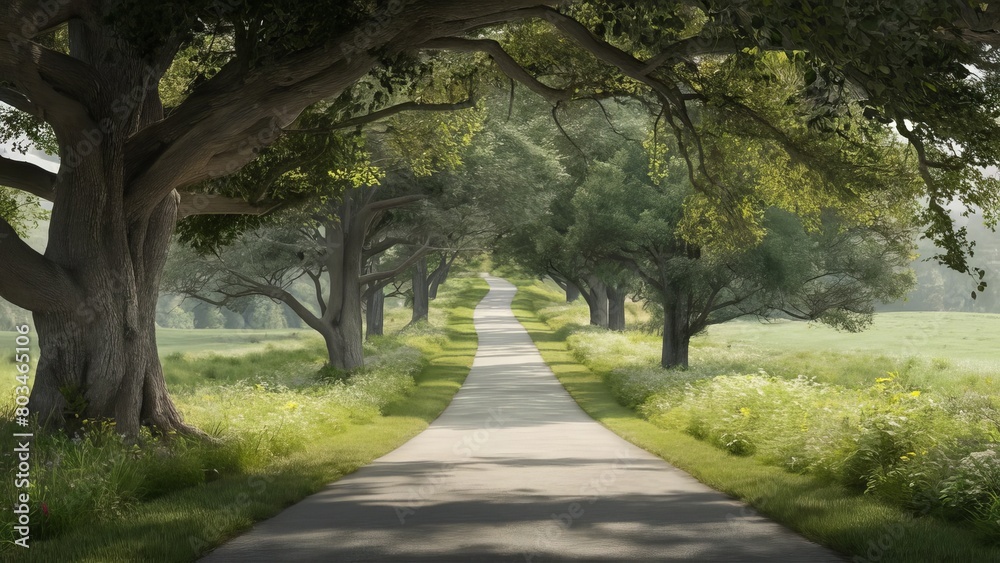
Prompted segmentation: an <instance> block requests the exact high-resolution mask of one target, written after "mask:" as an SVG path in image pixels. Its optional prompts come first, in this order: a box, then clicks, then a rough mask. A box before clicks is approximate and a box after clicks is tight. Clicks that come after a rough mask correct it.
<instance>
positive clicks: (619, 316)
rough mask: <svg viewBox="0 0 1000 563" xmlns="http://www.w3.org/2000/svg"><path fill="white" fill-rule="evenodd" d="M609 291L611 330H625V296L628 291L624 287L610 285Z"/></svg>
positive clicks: (609, 324)
mask: <svg viewBox="0 0 1000 563" xmlns="http://www.w3.org/2000/svg"><path fill="white" fill-rule="evenodd" d="M607 292H608V328H610V329H611V330H617V331H623V330H625V297H626V294H627V292H626V291H625V289H624V288H621V287H618V286H615V285H609V286H608V287H607Z"/></svg>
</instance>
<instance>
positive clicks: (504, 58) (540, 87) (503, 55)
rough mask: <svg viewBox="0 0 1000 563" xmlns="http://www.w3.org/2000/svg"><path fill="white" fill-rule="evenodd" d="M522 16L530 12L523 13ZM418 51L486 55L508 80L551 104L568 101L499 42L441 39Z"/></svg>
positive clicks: (425, 45) (567, 95)
mask: <svg viewBox="0 0 1000 563" xmlns="http://www.w3.org/2000/svg"><path fill="white" fill-rule="evenodd" d="M523 13H524V14H528V13H530V11H527V10H526V11H524V12H523ZM419 48H420V49H430V50H442V51H460V52H466V53H486V54H487V55H489V56H490V58H491V59H493V62H495V63H496V65H497V66H498V67H500V70H501V71H503V73H504V74H506V75H507V76H509V77H510V78H512V79H514V80H516V81H518V82H520V83H521V84H524V85H525V86H527V87H528V89H529V90H531V91H532V92H535V93H536V94H538V95H540V96H542V97H543V98H545V99H546V100H548V101H550V102H552V103H558V102H560V101H564V100H569V99H570V98H571V94H570V93H569V92H567V91H566V90H560V89H558V88H553V87H551V86H548V85H547V84H543V83H542V82H540V81H539V80H538V79H537V78H535V77H534V76H532V75H531V73H529V72H528V71H527V70H525V69H524V67H522V66H521V65H520V64H519V63H518V62H517V61H515V60H514V58H513V57H511V56H510V54H508V53H507V51H505V50H504V48H503V46H502V45H500V43H499V42H497V41H494V40H492V39H465V38H462V37H442V38H439V39H432V40H430V41H428V42H426V43H424V44H422V45H420V46H419Z"/></svg>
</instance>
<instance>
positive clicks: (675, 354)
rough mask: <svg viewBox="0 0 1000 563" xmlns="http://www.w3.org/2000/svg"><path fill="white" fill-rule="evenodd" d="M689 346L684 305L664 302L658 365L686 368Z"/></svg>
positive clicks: (689, 340) (688, 332)
mask: <svg viewBox="0 0 1000 563" xmlns="http://www.w3.org/2000/svg"><path fill="white" fill-rule="evenodd" d="M690 346H691V332H690V329H689V327H688V321H687V313H686V311H685V309H684V306H683V305H681V304H676V303H671V304H665V305H664V307H663V348H662V352H661V355H660V365H662V366H663V367H664V368H687V367H688V350H689V349H690Z"/></svg>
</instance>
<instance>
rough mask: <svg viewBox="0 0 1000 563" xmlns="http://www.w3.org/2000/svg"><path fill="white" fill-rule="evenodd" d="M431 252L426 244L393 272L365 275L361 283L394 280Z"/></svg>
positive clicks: (361, 278) (360, 279)
mask: <svg viewBox="0 0 1000 563" xmlns="http://www.w3.org/2000/svg"><path fill="white" fill-rule="evenodd" d="M430 251H431V247H430V246H429V245H427V244H425V245H423V246H422V247H420V248H419V249H417V250H416V251H415V252H414V253H413V254H411V255H410V257H409V258H407V259H406V260H405V261H404V262H403V263H402V264H400V265H399V266H396V267H395V268H393V269H392V270H388V271H384V272H372V273H370V274H365V275H363V276H361V277H360V278H359V281H360V282H361V285H367V284H370V283H375V282H378V281H380V280H385V279H392V278H394V277H396V276H398V275H399V274H401V273H403V272H405V271H406V270H408V269H409V268H410V267H411V266H413V265H414V264H416V262H417V260H420V259H421V258H423V257H424V256H426V255H427V254H428V253H429V252H430Z"/></svg>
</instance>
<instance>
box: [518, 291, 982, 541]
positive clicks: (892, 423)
mask: <svg viewBox="0 0 1000 563" xmlns="http://www.w3.org/2000/svg"><path fill="white" fill-rule="evenodd" d="M519 289H520V293H519V297H518V299H517V300H516V301H515V308H516V309H517V313H518V315H519V318H521V320H522V322H526V324H529V325H531V326H529V331H531V332H532V335H533V337H534V338H535V339H536V343H537V344H539V346H540V348H542V350H543V355H545V356H546V360H547V361H549V363H550V365H551V366H553V369H554V371H555V372H556V374H557V376H559V377H560V379H561V380H562V381H563V384H564V385H566V386H567V388H568V389H569V390H570V392H571V394H573V395H574V397H575V398H576V399H577V400H578V401H579V402H580V403H581V405H583V407H584V408H585V409H586V410H588V412H590V414H591V415H592V416H595V417H596V418H598V419H599V420H601V422H602V423H604V424H605V425H607V426H609V427H610V428H611V429H612V430H615V431H617V432H619V434H622V435H623V436H624V437H626V438H627V439H629V440H631V441H633V442H635V443H637V444H638V445H640V446H642V447H645V448H646V449H650V450H651V451H654V453H657V454H659V455H661V456H663V457H664V458H665V459H667V460H668V461H671V462H673V463H675V464H676V465H678V466H680V467H682V468H683V469H685V470H687V471H689V472H691V473H692V474H693V475H695V476H696V477H698V478H700V479H702V480H703V481H705V482H706V483H708V484H710V485H711V486H713V487H716V488H718V489H720V490H723V491H725V492H728V493H730V494H734V495H735V496H738V497H740V498H742V499H744V500H746V501H748V502H750V503H751V504H752V505H754V506H755V507H756V508H758V509H760V510H761V511H762V512H765V513H767V514H768V515H769V516H772V517H774V518H775V519H777V520H779V521H781V522H783V523H785V524H786V525H789V526H791V527H793V528H795V529H797V530H798V531H800V532H802V533H804V534H805V535H807V536H808V537H810V538H812V539H814V540H816V541H819V542H821V543H824V544H826V545H829V546H831V547H833V548H835V549H838V550H840V551H842V552H845V553H849V554H852V555H857V556H861V557H865V558H867V560H871V561H875V560H879V561H914V560H935V561H945V560H950V561H973V560H993V559H996V558H998V557H1000V551H998V550H996V549H994V547H992V546H995V545H996V544H997V542H998V540H1000V448H998V447H997V445H996V444H997V442H998V441H1000V405H998V404H997V401H996V399H995V397H996V381H997V379H996V375H997V372H998V371H1000V370H998V368H997V367H996V362H995V360H993V361H992V362H991V360H990V359H989V358H988V357H986V356H987V355H988V352H987V351H985V350H981V351H980V352H981V353H980V354H979V355H978V357H976V358H975V359H974V363H972V364H968V363H967V362H968V361H971V360H968V359H967V358H965V357H963V355H956V357H940V356H932V355H930V354H934V353H936V352H930V351H929V350H930V349H932V347H931V346H930V345H924V346H923V347H922V348H921V349H920V350H919V351H917V350H913V351H912V353H910V349H909V346H908V345H905V344H899V345H898V346H899V347H898V349H902V350H903V351H904V352H906V353H905V354H900V355H893V354H883V353H880V352H876V351H873V350H868V351H865V350H861V351H859V350H852V349H851V348H850V347H849V346H845V345H844V342H843V341H841V342H839V343H838V345H839V346H840V351H836V352H835V351H832V350H824V349H823V346H817V345H816V341H817V340H819V341H822V340H823V338H824V336H819V337H816V336H810V337H808V338H799V340H801V341H802V342H803V344H802V346H801V348H799V349H796V348H798V347H797V346H796V338H794V337H792V330H793V327H786V326H784V325H782V324H779V325H776V326H761V325H759V324H758V325H756V327H755V329H754V331H752V334H754V335H757V336H752V337H751V336H748V335H749V334H751V331H749V330H748V329H746V327H745V325H740V324H739V323H737V324H735V325H722V326H720V327H718V330H714V331H713V330H710V331H709V332H708V334H707V335H705V336H700V337H698V338H696V339H695V340H694V341H693V342H692V367H691V368H690V369H688V370H683V371H681V370H669V371H668V370H664V369H662V368H660V367H659V359H660V357H659V338H658V337H657V336H656V335H654V334H649V333H645V332H642V331H638V330H637V331H628V332H612V331H608V330H605V329H599V328H595V327H591V326H587V322H588V316H589V315H588V309H587V307H586V305H583V304H566V303H565V300H564V294H563V293H562V292H561V291H560V290H559V289H558V288H556V287H555V286H554V285H551V286H549V285H543V284H541V283H538V282H530V281H526V282H522V283H519ZM629 311H630V315H629V318H630V320H631V321H632V322H633V325H635V324H641V323H643V322H644V321H645V320H646V313H645V312H644V311H642V310H641V308H640V307H638V306H637V305H635V304H630V306H629ZM909 315H911V316H912V314H909ZM935 315H938V314H936V313H925V314H922V316H923V318H924V321H925V322H928V321H930V320H931V319H932V318H934V316H935ZM907 322H912V319H909V320H908V321H907ZM953 322H955V321H954V320H953V319H949V318H948V317H942V316H938V321H935V322H933V323H932V324H933V325H934V327H933V328H934V330H937V331H938V332H940V333H942V334H946V333H947V332H948V328H947V326H945V325H947V324H948V323H953ZM532 323H533V324H532ZM892 324H893V323H892V322H891V321H890V322H889V323H888V326H887V328H886V330H885V331H883V332H881V333H879V336H876V338H884V339H886V340H888V339H889V335H888V334H887V333H888V332H891V331H892ZM900 328H902V327H900ZM803 330H812V329H809V328H807V327H806V325H801V324H800V325H799V326H798V327H797V334H800V335H801V331H803ZM826 330H827V329H825V328H824V329H818V331H819V332H820V333H821V334H824V335H825V331H826ZM771 331H774V332H773V333H772V332H771ZM831 333H832V331H831ZM902 333H903V331H902V330H900V331H899V334H900V335H902ZM836 334H837V333H832V335H825V337H826V338H830V339H833V340H836V339H839V338H842V337H841V336H837V335H836ZM910 334H911V335H912V334H913V332H912V331H910ZM966 334H968V333H966ZM741 338H742V340H741ZM747 338H752V339H753V340H754V342H752V343H750V342H747ZM855 338H857V336H855ZM961 338H964V337H956V338H955V342H953V343H951V344H952V345H954V346H955V347H956V348H960V346H961ZM807 341H809V342H812V345H810V344H808V343H806V342H807ZM786 342H787V345H786V344H785V343H786ZM938 344H939V345H938V346H936V347H935V348H936V349H937V350H941V349H945V348H944V346H945V345H946V344H947V343H938ZM560 347H562V349H561V350H560ZM546 350H548V351H546ZM546 354H547V355H546ZM567 360H568V361H569V363H566V362H567ZM574 365H576V366H579V367H576V368H574V367H573V366H574ZM967 365H971V366H974V369H975V370H977V371H972V372H971V373H967V372H965V371H964V370H965V369H966V368H964V367H963V366H967ZM582 366H586V367H585V368H584V367H582ZM609 402H615V403H617V405H621V406H622V407H625V408H627V409H628V410H625V409H619V408H617V405H614V406H612V405H610V404H608V403H609ZM640 419H641V423H640ZM751 476H753V477H751ZM887 530H892V531H891V532H889V531H887ZM886 538H891V541H890V540H887V539H886ZM880 541H881V542H882V543H883V544H891V546H886V545H883V546H882V547H878V546H879V545H880V543H879V542H880ZM869 542H874V543H873V544H869ZM872 545H874V546H876V549H874V550H872V547H871V546H872Z"/></svg>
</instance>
